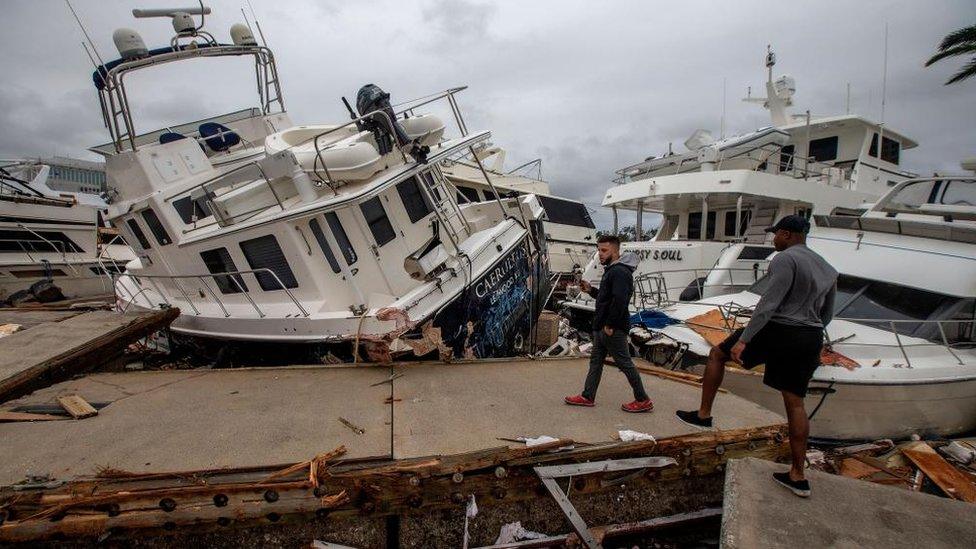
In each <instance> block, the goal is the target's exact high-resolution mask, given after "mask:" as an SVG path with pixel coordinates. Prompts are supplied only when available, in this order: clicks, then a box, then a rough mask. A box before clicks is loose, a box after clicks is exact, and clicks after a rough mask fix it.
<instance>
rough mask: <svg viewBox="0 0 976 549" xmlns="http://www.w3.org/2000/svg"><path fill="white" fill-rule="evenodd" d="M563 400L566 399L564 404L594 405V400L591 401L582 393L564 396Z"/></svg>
mask: <svg viewBox="0 0 976 549" xmlns="http://www.w3.org/2000/svg"><path fill="white" fill-rule="evenodd" d="M564 400H565V401H566V404H570V405H572V406H596V402H593V401H592V400H590V399H588V398H586V397H585V396H583V395H576V396H571V397H566V398H565V399H564Z"/></svg>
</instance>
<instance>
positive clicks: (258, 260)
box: [92, 8, 549, 361]
mask: <svg viewBox="0 0 976 549" xmlns="http://www.w3.org/2000/svg"><path fill="white" fill-rule="evenodd" d="M208 9H209V8H208ZM133 13H134V15H136V16H137V17H140V16H142V17H149V16H152V17H161V16H166V17H172V18H173V24H174V27H175V28H176V30H177V35H176V36H175V37H174V38H173V39H172V41H171V43H170V45H169V46H167V47H163V48H158V49H155V50H149V49H148V48H146V46H145V44H143V42H142V39H141V38H140V37H139V36H138V34H137V33H136V32H135V31H133V30H130V29H119V30H117V31H116V32H115V35H114V38H115V42H116V45H117V47H118V49H119V53H120V55H121V58H120V59H118V60H116V61H111V62H109V63H106V64H104V65H101V66H98V67H96V70H95V73H94V82H95V86H96V89H97V90H98V95H99V100H100V102H101V106H102V109H101V110H102V113H103V115H104V116H105V124H106V126H107V127H108V128H109V130H110V133H111V137H112V141H111V142H109V143H107V144H105V145H101V146H98V147H95V148H93V149H92V150H93V151H94V152H97V153H100V154H102V155H104V156H105V158H106V171H107V174H108V181H109V183H108V184H109V187H110V189H109V192H108V194H109V196H110V197H111V203H110V206H109V218H110V219H111V220H112V222H113V223H115V224H116V226H118V227H119V228H120V230H122V231H123V233H124V234H125V236H126V238H127V240H129V242H130V243H132V245H133V247H134V248H135V249H136V252H137V254H138V256H139V258H138V259H137V260H136V261H134V262H133V263H132V264H130V266H129V268H128V270H127V272H126V273H125V274H124V275H121V276H120V277H118V283H117V285H116V288H117V291H118V294H119V300H120V301H121V303H122V305H123V307H125V308H142V309H148V308H157V307H167V306H174V307H179V308H180V311H181V313H182V314H181V316H180V317H179V318H177V320H176V321H175V322H174V323H173V325H172V327H171V329H172V331H173V332H175V333H176V334H179V335H183V336H190V337H192V338H195V339H198V340H207V341H211V342H213V341H215V340H216V341H226V340H236V341H242V342H264V343H274V344H275V345H276V347H275V348H276V351H278V354H282V353H284V347H283V346H282V345H281V344H283V343H299V344H316V345H315V346H314V347H315V348H316V349H320V350H321V353H322V355H323V356H324V355H327V354H328V353H331V354H332V355H334V356H337V357H339V358H340V359H348V360H358V359H359V358H360V357H365V356H368V357H369V358H370V359H372V360H377V361H388V360H390V359H391V358H392V357H394V356H398V355H407V354H410V355H416V356H427V355H430V354H432V353H438V354H439V355H440V356H441V357H443V358H455V357H493V356H511V355H513V354H518V353H520V352H525V351H528V350H529V349H530V348H531V341H530V339H531V337H533V336H532V334H533V332H534V331H533V330H532V329H531V327H532V325H533V323H534V320H535V318H536V315H537V314H538V312H539V310H540V309H541V306H542V303H541V301H542V300H544V298H545V296H546V295H548V278H549V275H548V269H547V265H546V256H545V253H544V251H545V242H544V231H543V230H542V226H541V223H542V221H541V220H542V217H543V215H544V212H543V210H542V208H541V206H540V205H539V201H538V200H537V199H536V198H535V197H534V196H533V195H531V194H528V195H520V196H518V197H516V198H502V197H501V196H500V195H499V194H498V192H495V199H494V200H491V201H485V202H479V203H466V204H459V203H458V201H457V198H456V197H457V194H458V191H457V189H456V188H455V187H454V186H453V184H452V183H451V182H450V181H449V180H448V179H447V178H446V177H445V175H444V173H443V171H442V170H441V167H440V166H441V163H442V162H445V161H448V160H451V159H456V158H459V157H461V156H463V155H465V154H467V153H469V152H471V153H473V150H474V148H475V147H476V146H478V145H479V144H481V143H483V142H485V141H487V140H488V139H489V138H490V135H491V134H490V132H488V131H477V132H470V131H468V130H467V127H466V126H465V124H464V120H463V117H462V114H461V111H460V109H459V108H458V105H457V94H458V93H459V92H460V91H461V90H463V89H464V88H455V89H451V90H447V91H445V92H443V93H440V94H435V95H433V96H430V97H426V98H424V99H422V100H418V101H415V102H408V103H407V104H404V105H403V106H402V109H401V110H400V111H398V112H394V109H393V108H392V107H391V106H390V103H389V101H388V98H389V95H388V94H385V93H384V92H383V91H382V90H380V89H379V88H378V87H376V86H373V85H367V86H364V87H363V88H361V89H360V92H359V95H358V97H357V101H356V107H357V110H358V113H357V112H352V107H350V106H349V105H348V103H346V106H347V107H348V108H349V110H350V113H351V118H352V120H346V121H340V122H337V123H332V124H324V125H305V126H295V125H294V124H292V122H291V120H290V118H289V116H288V113H287V111H286V110H285V107H284V101H283V99H282V93H281V86H280V84H279V80H278V73H277V69H276V64H275V59H274V55H273V54H272V52H271V50H269V49H268V48H267V47H266V46H262V45H259V44H258V43H257V41H256V40H255V38H254V37H253V36H252V35H251V34H250V31H249V29H248V28H247V27H246V26H244V25H240V24H238V25H234V26H233V27H232V28H231V32H230V34H231V38H232V41H233V44H221V43H218V42H217V41H216V40H215V39H214V38H213V36H212V35H210V34H209V33H208V32H206V31H203V30H201V29H200V28H198V27H197V26H196V24H195V22H194V21H193V19H192V17H191V16H190V15H189V14H188V13H187V12H186V10H173V11H167V10H149V11H140V10H134V12H133ZM190 13H199V10H190ZM202 58H207V59H210V60H211V63H214V62H219V61H228V62H229V63H230V64H234V63H237V62H239V61H240V60H250V61H252V62H253V63H254V68H255V71H254V74H255V75H256V78H257V90H258V106H257V107H255V108H251V109H245V110H242V111H237V112H233V113H229V114H225V115H221V116H217V117H212V118H209V119H206V120H198V121H194V122H187V123H180V124H177V125H174V126H170V127H167V128H162V129H158V130H155V131H151V132H148V133H139V132H137V130H136V126H135V121H134V120H133V114H132V108H131V107H130V99H131V98H132V96H131V95H130V94H127V91H126V88H125V83H126V82H128V79H127V78H128V77H129V76H131V75H132V73H135V72H138V71H142V70H146V69H151V70H156V71H159V70H161V69H163V68H168V69H172V68H174V67H176V68H179V67H180V66H182V65H183V64H184V63H192V62H193V61H195V60H199V59H202ZM234 66H238V65H236V64H235V65H234ZM435 102H437V103H439V104H440V105H441V106H446V108H447V109H446V110H447V112H450V113H451V116H453V118H454V121H455V122H456V126H457V128H456V131H457V133H456V134H455V135H450V136H449V135H448V134H449V133H451V131H450V130H449V129H448V128H446V125H445V124H444V122H443V121H442V120H441V118H439V117H437V116H435V115H433V114H430V113H425V112H422V109H428V108H431V106H432V104H433V103H435ZM448 109H449V110H448ZM476 162H479V161H478V160H476ZM485 184H486V185H487V186H488V187H489V188H491V187H492V186H493V185H492V182H491V179H488V180H486V181H485ZM361 351H365V353H362V352H361Z"/></svg>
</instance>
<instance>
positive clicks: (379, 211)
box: [359, 196, 396, 246]
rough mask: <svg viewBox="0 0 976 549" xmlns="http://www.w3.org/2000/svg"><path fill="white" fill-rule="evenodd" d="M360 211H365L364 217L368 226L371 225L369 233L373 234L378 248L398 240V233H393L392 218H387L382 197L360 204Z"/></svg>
mask: <svg viewBox="0 0 976 549" xmlns="http://www.w3.org/2000/svg"><path fill="white" fill-rule="evenodd" d="M359 209H361V210H362V211H363V217H365V218H366V224H367V225H369V231H370V232H371V233H373V239H375V240H376V245H377V246H382V245H384V244H386V243H387V242H389V241H391V240H393V239H394V238H396V232H394V231H393V225H391V224H390V218H389V217H387V216H386V210H384V209H383V204H382V203H381V202H380V197H378V196H376V197H373V198H370V199H369V200H367V201H366V202H363V203H362V204H360V205H359Z"/></svg>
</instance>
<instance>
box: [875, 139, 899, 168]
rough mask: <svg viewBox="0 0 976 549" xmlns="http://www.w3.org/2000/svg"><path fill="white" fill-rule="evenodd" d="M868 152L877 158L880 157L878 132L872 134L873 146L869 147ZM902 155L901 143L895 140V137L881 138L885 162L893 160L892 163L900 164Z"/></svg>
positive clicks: (882, 157)
mask: <svg viewBox="0 0 976 549" xmlns="http://www.w3.org/2000/svg"><path fill="white" fill-rule="evenodd" d="M868 154H869V155H871V156H873V157H875V158H877V157H878V134H874V135H873V136H871V146H870V147H869V148H868ZM900 157H901V143H899V142H898V141H895V140H894V139H888V138H887V137H882V138H881V160H884V161H885V162H891V163H892V164H898V160H899V159H900Z"/></svg>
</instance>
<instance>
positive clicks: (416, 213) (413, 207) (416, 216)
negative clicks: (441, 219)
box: [395, 175, 434, 223]
mask: <svg viewBox="0 0 976 549" xmlns="http://www.w3.org/2000/svg"><path fill="white" fill-rule="evenodd" d="M395 186H396V190H397V194H398V195H400V202H402V203H403V209H405V210H406V211H407V217H408V218H409V219H410V222H411V223H416V222H418V221H422V220H423V219H426V218H427V216H429V215H430V214H432V213H434V208H433V205H432V204H431V203H430V202H429V201H428V200H427V195H426V194H425V193H424V191H423V189H421V188H420V179H419V176H418V175H413V176H410V177H408V178H406V179H404V180H403V181H400V182H399V183H397V184H396V185H395ZM421 206H422V207H421Z"/></svg>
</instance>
